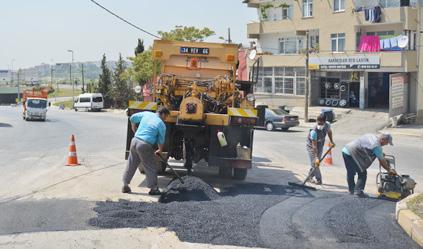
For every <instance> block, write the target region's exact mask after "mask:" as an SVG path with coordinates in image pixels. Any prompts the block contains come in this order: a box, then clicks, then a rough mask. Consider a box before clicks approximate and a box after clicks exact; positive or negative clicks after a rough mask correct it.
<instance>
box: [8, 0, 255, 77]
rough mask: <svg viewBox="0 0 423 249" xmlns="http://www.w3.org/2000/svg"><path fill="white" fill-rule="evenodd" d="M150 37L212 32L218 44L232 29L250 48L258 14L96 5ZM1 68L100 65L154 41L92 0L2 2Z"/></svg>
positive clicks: (217, 3) (240, 9)
mask: <svg viewBox="0 0 423 249" xmlns="http://www.w3.org/2000/svg"><path fill="white" fill-rule="evenodd" d="M96 1H97V2H99V3H100V4H102V5H104V6H105V7H107V8H109V9H110V10H112V11H114V12H116V13H117V14H119V15H120V16H122V17H124V18H126V19H128V20H129V21H131V22H133V23H134V24H136V25H137V26H139V27H141V28H143V29H146V30H148V31H150V32H152V33H156V32H157V31H159V30H162V31H168V30H170V29H172V28H173V27H174V26H175V25H186V26H196V27H209V28H211V29H212V30H214V31H215V32H216V35H215V36H213V37H211V38H210V39H208V40H207V41H219V39H218V38H219V37H220V36H224V37H226V36H227V29H228V28H231V33H232V39H233V41H234V42H236V43H241V42H242V43H245V44H247V43H248V39H247V34H246V33H247V32H246V31H247V23H248V22H250V21H251V20H255V19H257V12H256V10H254V9H252V8H248V7H247V6H246V5H245V4H243V3H242V0H179V1H176V0H154V1H147V0H96ZM0 4H1V8H0V27H1V31H0V69H11V68H12V67H13V69H15V70H16V69H17V68H25V67H30V66H34V65H38V64H41V63H47V64H53V63H64V62H69V61H70V60H71V54H70V53H69V52H67V50H68V49H72V50H74V56H75V61H98V60H101V57H102V55H103V54H104V53H105V54H106V56H107V59H108V60H116V59H117V57H118V56H119V53H122V56H124V57H128V56H132V55H133V51H134V48H135V47H136V44H137V39H138V38H142V39H144V41H145V43H146V45H147V46H148V45H151V44H152V41H153V39H154V38H153V37H151V36H148V35H146V34H144V33H141V32H140V31H138V30H136V29H134V28H132V27H130V26H129V25H127V24H125V23H123V22H122V21H120V20H119V19H117V18H116V17H114V16H112V15H110V14H108V13H107V12H105V11H104V10H102V9H100V8H99V7H97V6H96V5H94V4H93V3H92V2H91V1H90V0H71V1H70V0H67V1H65V0H0Z"/></svg>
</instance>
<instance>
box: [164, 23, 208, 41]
mask: <svg viewBox="0 0 423 249" xmlns="http://www.w3.org/2000/svg"><path fill="white" fill-rule="evenodd" d="M158 34H159V35H160V36H161V38H162V39H163V40H172V41H189V42H201V41H204V39H206V38H208V37H210V36H212V35H215V34H216V33H215V32H214V31H213V30H211V29H209V28H202V29H198V28H196V27H192V26H191V27H187V26H175V28H174V29H172V30H171V31H168V32H164V31H159V32H158Z"/></svg>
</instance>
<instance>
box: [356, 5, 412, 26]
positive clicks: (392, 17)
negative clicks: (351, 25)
mask: <svg viewBox="0 0 423 249" xmlns="http://www.w3.org/2000/svg"><path fill="white" fill-rule="evenodd" d="M356 16H357V24H356V25H357V26H361V27H363V26H380V25H399V26H401V28H403V29H408V30H417V9H415V8H412V7H398V8H385V9H383V10H382V20H381V21H380V22H379V23H370V22H368V21H366V19H365V16H364V11H361V12H357V14H356Z"/></svg>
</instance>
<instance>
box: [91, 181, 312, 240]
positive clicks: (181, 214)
mask: <svg viewBox="0 0 423 249" xmlns="http://www.w3.org/2000/svg"><path fill="white" fill-rule="evenodd" d="M292 196H302V197H312V196H311V195H310V194H309V193H308V192H304V191H302V190H295V189H292V188H290V187H287V186H280V185H268V184H253V183H249V184H238V185H234V186H233V187H230V188H227V189H223V191H222V193H221V198H218V199H215V200H211V201H199V202H197V201H188V202H171V203H145V202H130V201H126V200H120V201H118V202H112V201H106V202H98V203H97V206H96V207H95V208H94V211H96V212H97V213H98V216H97V217H96V218H93V219H90V220H89V224H90V225H92V226H95V227H100V228H146V227H165V228H167V229H168V230H169V231H174V232H175V233H176V234H177V236H178V238H179V239H180V240H181V241H186V242H192V243H211V244H216V245H234V246H248V247H259V246H263V243H262V242H261V240H260V235H259V234H260V233H259V222H260V218H261V215H262V213H263V212H264V211H266V210H267V209H268V208H270V207H272V206H274V205H276V204H278V203H279V202H281V201H284V200H285V199H287V198H289V197H292Z"/></svg>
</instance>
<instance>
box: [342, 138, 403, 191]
mask: <svg viewBox="0 0 423 249" xmlns="http://www.w3.org/2000/svg"><path fill="white" fill-rule="evenodd" d="M388 144H390V145H393V143H392V136H391V135H390V134H380V135H375V134H366V135H364V136H361V137H360V138H358V139H356V140H354V141H352V142H350V143H349V144H347V145H346V146H345V147H344V148H343V149H342V156H343V157H344V163H345V167H346V169H347V182H348V190H349V192H350V194H355V195H357V196H358V197H362V198H365V197H368V195H367V194H365V193H364V187H365V186H366V180H367V168H369V167H370V166H371V165H372V163H373V161H374V160H375V159H376V158H378V159H379V163H380V165H381V166H382V167H383V168H384V169H385V170H386V171H388V172H389V173H390V174H392V175H396V174H397V172H396V171H395V170H394V169H392V168H391V167H390V165H389V162H388V161H387V160H386V159H385V157H384V154H383V152H382V146H385V145H388ZM356 174H357V175H358V179H357V183H356V182H355V179H354V178H355V175H356Z"/></svg>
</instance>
